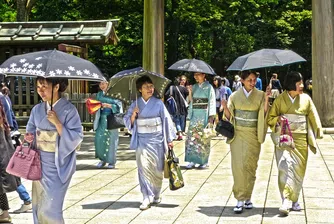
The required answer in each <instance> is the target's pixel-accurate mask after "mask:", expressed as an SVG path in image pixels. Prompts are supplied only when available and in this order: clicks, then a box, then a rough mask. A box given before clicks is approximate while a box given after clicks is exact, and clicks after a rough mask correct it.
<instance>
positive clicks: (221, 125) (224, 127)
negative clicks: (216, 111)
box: [216, 120, 234, 139]
mask: <svg viewBox="0 0 334 224" xmlns="http://www.w3.org/2000/svg"><path fill="white" fill-rule="evenodd" d="M216 132H218V133H219V134H221V135H223V136H225V137H227V138H230V139H232V138H233V137H234V127H233V125H232V124H231V122H229V121H226V120H220V121H219V122H218V124H217V126H216Z"/></svg>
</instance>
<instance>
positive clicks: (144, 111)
mask: <svg viewBox="0 0 334 224" xmlns="http://www.w3.org/2000/svg"><path fill="white" fill-rule="evenodd" d="M136 88H137V90H138V92H139V93H140V95H141V97H139V98H138V99H137V100H136V101H135V102H133V103H132V104H131V106H130V108H129V110H128V111H127V113H126V115H125V116H124V123H125V126H126V127H127V128H128V129H129V130H130V131H131V132H132V137H131V142H130V149H135V150H136V161H137V166H138V177H139V185H140V190H141V192H142V194H143V201H142V204H141V205H140V206H139V208H140V209H141V210H146V209H148V208H150V206H151V204H158V203H160V202H161V195H160V194H161V187H162V180H163V170H164V160H165V153H166V152H167V150H168V147H169V148H172V147H173V140H174V139H175V138H176V130H175V128H174V125H173V121H172V118H171V117H170V115H169V113H168V111H167V109H166V107H165V105H164V104H163V102H162V101H161V100H160V99H158V98H157V97H155V96H154V95H153V94H154V91H155V87H154V85H153V82H152V79H151V78H150V77H149V76H148V75H143V76H140V77H139V78H138V79H137V80H136Z"/></svg>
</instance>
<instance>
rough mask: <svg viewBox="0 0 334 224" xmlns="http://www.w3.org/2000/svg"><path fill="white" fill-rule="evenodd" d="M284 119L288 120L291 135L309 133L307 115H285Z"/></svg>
mask: <svg viewBox="0 0 334 224" xmlns="http://www.w3.org/2000/svg"><path fill="white" fill-rule="evenodd" d="M283 116H284V117H286V118H287V119H288V122H289V125H290V130H291V133H295V134H306V133H307V125H306V124H307V122H306V116H305V115H299V114H284V115H283Z"/></svg>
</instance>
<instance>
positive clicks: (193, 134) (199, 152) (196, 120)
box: [185, 81, 216, 165]
mask: <svg viewBox="0 0 334 224" xmlns="http://www.w3.org/2000/svg"><path fill="white" fill-rule="evenodd" d="M192 89H193V91H192V102H191V104H190V106H189V109H188V118H189V119H190V123H189V127H188V133H187V141H186V144H185V147H186V149H185V151H186V154H185V161H186V162H193V163H195V164H200V165H203V164H206V163H208V160H209V155H210V147H211V144H210V140H211V139H210V138H207V137H206V136H205V134H204V128H205V127H206V126H207V124H208V118H209V116H215V115H216V102H215V91H214V89H213V87H212V86H211V85H210V83H209V82H208V81H205V82H203V83H202V84H201V85H199V84H195V85H193V87H192Z"/></svg>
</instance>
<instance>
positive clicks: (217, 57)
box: [211, 31, 225, 76]
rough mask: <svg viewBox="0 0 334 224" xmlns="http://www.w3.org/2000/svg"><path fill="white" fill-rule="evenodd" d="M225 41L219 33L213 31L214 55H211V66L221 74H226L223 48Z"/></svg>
mask: <svg viewBox="0 0 334 224" xmlns="http://www.w3.org/2000/svg"><path fill="white" fill-rule="evenodd" d="M223 45H224V42H223V41H222V39H221V38H219V34H218V33H217V32H216V31H214V32H213V41H212V57H211V66H212V67H213V69H214V70H215V72H216V74H217V75H219V76H224V75H225V74H224V65H225V63H224V62H223V58H222V56H223V53H224V52H223V49H224V46H223Z"/></svg>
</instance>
